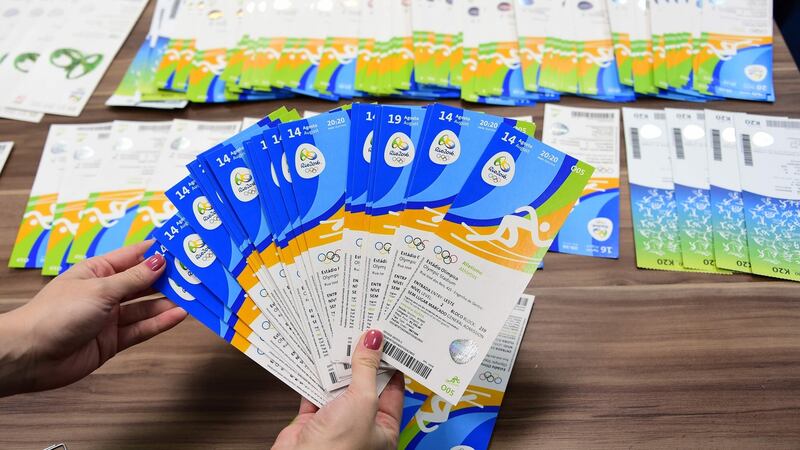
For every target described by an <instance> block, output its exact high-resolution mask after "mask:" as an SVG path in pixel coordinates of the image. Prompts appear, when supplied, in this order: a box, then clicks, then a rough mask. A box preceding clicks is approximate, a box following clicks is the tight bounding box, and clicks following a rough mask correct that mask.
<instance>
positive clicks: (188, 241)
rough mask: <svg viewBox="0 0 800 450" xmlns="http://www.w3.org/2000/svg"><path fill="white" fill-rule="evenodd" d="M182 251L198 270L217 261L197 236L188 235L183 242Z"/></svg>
mask: <svg viewBox="0 0 800 450" xmlns="http://www.w3.org/2000/svg"><path fill="white" fill-rule="evenodd" d="M183 249H184V252H185V253H186V256H188V257H189V258H190V259H191V260H192V262H194V264H195V265H197V266H198V267H200V268H206V267H208V266H210V265H211V263H213V262H214V260H216V259H217V256H216V255H214V252H212V251H211V249H210V248H208V246H207V245H206V243H205V242H203V239H202V238H200V236H199V235H198V234H196V233H195V234H190V235H189V236H186V238H185V239H184V240H183Z"/></svg>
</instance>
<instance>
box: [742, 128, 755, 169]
mask: <svg viewBox="0 0 800 450" xmlns="http://www.w3.org/2000/svg"><path fill="white" fill-rule="evenodd" d="M742 152H744V165H745V166H749V167H753V147H752V146H751V145H750V135H749V134H743V135H742Z"/></svg>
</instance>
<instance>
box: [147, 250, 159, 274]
mask: <svg viewBox="0 0 800 450" xmlns="http://www.w3.org/2000/svg"><path fill="white" fill-rule="evenodd" d="M145 264H147V267H149V268H150V270H152V271H153V272H155V271H157V270H158V269H160V268H161V267H162V266H163V265H164V257H163V256H161V255H159V254H158V253H156V254H155V255H153V256H151V257H149V258H147V261H145Z"/></svg>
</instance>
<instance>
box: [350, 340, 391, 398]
mask: <svg viewBox="0 0 800 450" xmlns="http://www.w3.org/2000/svg"><path fill="white" fill-rule="evenodd" d="M382 348H383V333H382V332H381V331H380V330H367V331H366V332H365V333H364V334H362V335H361V339H359V340H358V344H357V345H356V349H355V351H354V352H353V360H352V361H351V363H352V367H353V381H352V382H351V383H350V389H351V390H354V391H356V392H358V393H359V394H367V395H373V396H377V395H378V393H377V386H376V381H375V378H376V377H377V376H378V367H379V366H380V363H381V353H382Z"/></svg>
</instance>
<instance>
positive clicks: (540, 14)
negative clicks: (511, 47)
mask: <svg viewBox="0 0 800 450" xmlns="http://www.w3.org/2000/svg"><path fill="white" fill-rule="evenodd" d="M554 4H555V2H552V1H544V2H518V3H517V4H515V5H514V18H515V19H516V25H517V36H518V38H517V39H518V40H519V57H520V58H519V59H520V64H521V65H522V79H523V82H524V86H525V89H526V90H528V91H538V90H539V70H540V69H541V67H542V58H543V57H544V41H545V30H546V29H547V21H548V19H549V17H550V10H551V8H552V7H553V6H554Z"/></svg>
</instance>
